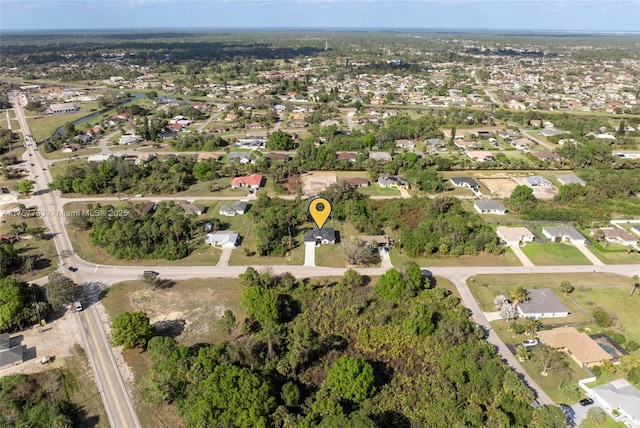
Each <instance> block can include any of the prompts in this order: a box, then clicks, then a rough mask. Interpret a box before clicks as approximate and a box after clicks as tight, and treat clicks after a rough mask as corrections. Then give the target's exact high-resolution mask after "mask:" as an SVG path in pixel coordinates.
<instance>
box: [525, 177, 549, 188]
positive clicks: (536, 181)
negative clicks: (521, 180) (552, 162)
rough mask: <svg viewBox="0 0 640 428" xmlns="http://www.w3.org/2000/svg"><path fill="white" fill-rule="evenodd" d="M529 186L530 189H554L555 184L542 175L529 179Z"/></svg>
mask: <svg viewBox="0 0 640 428" xmlns="http://www.w3.org/2000/svg"><path fill="white" fill-rule="evenodd" d="M527 185H528V186H529V187H534V188H535V187H553V183H551V182H550V181H549V180H547V179H546V178H544V177H543V176H541V175H532V176H531V177H527Z"/></svg>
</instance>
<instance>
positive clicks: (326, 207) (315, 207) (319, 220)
mask: <svg viewBox="0 0 640 428" xmlns="http://www.w3.org/2000/svg"><path fill="white" fill-rule="evenodd" d="M309 214H311V218H312V219H313V221H314V223H315V224H316V226H317V227H318V229H322V226H324V224H325V223H326V222H327V220H328V219H329V215H331V203H330V202H329V201H327V200H326V199H325V198H315V199H313V200H312V201H311V203H310V204H309Z"/></svg>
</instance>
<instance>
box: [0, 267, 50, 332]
mask: <svg viewBox="0 0 640 428" xmlns="http://www.w3.org/2000/svg"><path fill="white" fill-rule="evenodd" d="M32 287H34V286H33V285H29V284H27V283H26V282H22V281H18V280H17V279H15V278H14V277H11V276H7V277H4V278H0V332H6V331H12V330H22V329H24V328H25V327H27V326H30V325H34V324H37V323H38V322H39V321H40V320H41V319H44V318H46V316H47V315H48V314H49V313H50V312H51V305H49V303H47V302H46V300H45V297H44V296H42V295H41V290H40V289H39V288H38V287H35V288H32Z"/></svg>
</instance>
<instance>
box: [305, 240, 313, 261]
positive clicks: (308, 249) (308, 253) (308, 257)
mask: <svg viewBox="0 0 640 428" xmlns="http://www.w3.org/2000/svg"><path fill="white" fill-rule="evenodd" d="M315 265H316V244H315V242H305V243H304V266H315Z"/></svg>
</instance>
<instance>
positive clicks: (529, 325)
mask: <svg viewBox="0 0 640 428" xmlns="http://www.w3.org/2000/svg"><path fill="white" fill-rule="evenodd" d="M541 328H542V321H540V320H539V319H538V318H534V317H527V318H525V321H524V332H525V334H527V333H528V334H530V335H531V337H532V338H533V337H535V335H536V333H537V332H538V331H539V330H540V329H541Z"/></svg>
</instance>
